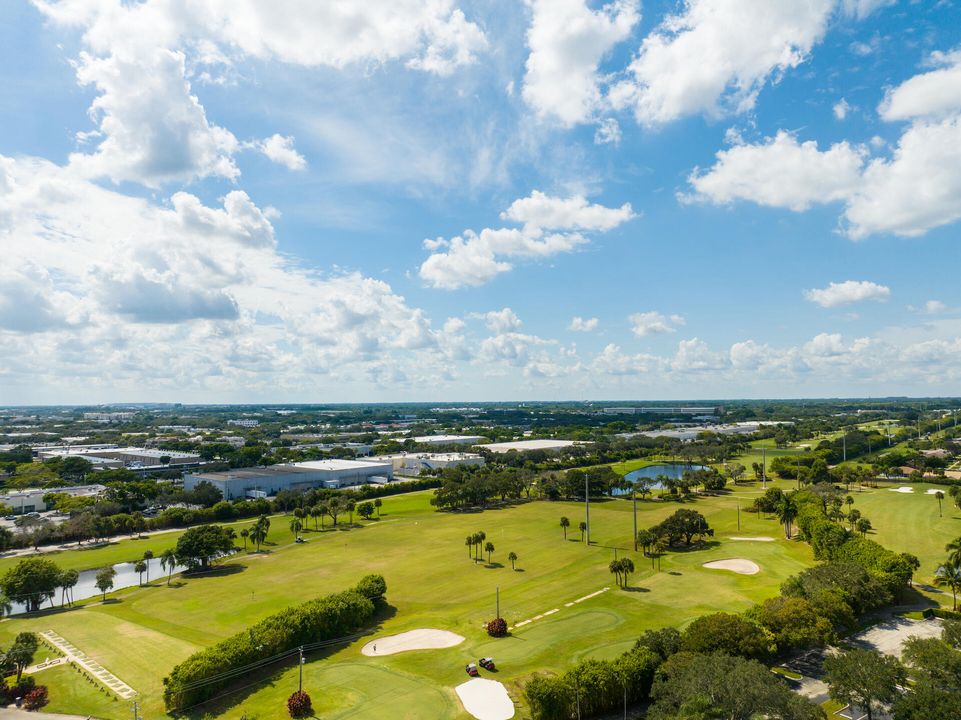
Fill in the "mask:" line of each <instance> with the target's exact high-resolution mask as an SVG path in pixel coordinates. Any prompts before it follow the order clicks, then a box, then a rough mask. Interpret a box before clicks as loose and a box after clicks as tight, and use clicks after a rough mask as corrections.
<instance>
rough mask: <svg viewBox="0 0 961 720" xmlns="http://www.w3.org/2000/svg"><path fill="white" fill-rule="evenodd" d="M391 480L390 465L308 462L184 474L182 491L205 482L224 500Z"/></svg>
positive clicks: (332, 461) (358, 462)
mask: <svg viewBox="0 0 961 720" xmlns="http://www.w3.org/2000/svg"><path fill="white" fill-rule="evenodd" d="M393 477H394V467H393V464H392V463H390V462H372V461H368V460H312V461H309V462H300V463H290V464H288V465H271V466H269V467H259V468H240V469H237V470H226V471H224V472H209V473H187V474H185V475H184V490H188V491H189V490H193V489H194V488H195V487H197V485H198V484H199V483H201V482H208V483H210V484H211V485H213V486H214V487H215V488H217V489H218V490H220V492H221V494H222V495H223V496H224V499H225V500H233V499H234V498H242V497H263V496H265V495H276V494H277V493H278V492H280V491H281V490H309V489H311V488H318V487H323V488H328V489H336V488H343V487H351V486H354V485H365V484H368V483H386V482H389V481H390V480H391V479H393Z"/></svg>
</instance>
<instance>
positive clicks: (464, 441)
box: [414, 435, 487, 445]
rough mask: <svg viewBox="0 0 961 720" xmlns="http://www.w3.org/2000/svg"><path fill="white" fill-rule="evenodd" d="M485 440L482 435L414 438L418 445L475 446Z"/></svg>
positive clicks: (423, 436) (422, 436)
mask: <svg viewBox="0 0 961 720" xmlns="http://www.w3.org/2000/svg"><path fill="white" fill-rule="evenodd" d="M485 440H487V438H485V437H484V436H483V435H421V436H419V437H415V438H414V442H415V443H417V444H418V445H476V444H477V443H482V442H484V441H485Z"/></svg>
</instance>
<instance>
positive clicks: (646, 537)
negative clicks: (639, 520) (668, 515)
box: [637, 530, 654, 555]
mask: <svg viewBox="0 0 961 720" xmlns="http://www.w3.org/2000/svg"><path fill="white" fill-rule="evenodd" d="M637 544H638V545H640V546H641V550H643V551H644V554H645V555H647V550H648V548H650V547H651V545H653V544H654V533H652V532H651V531H650V530H638V531H637Z"/></svg>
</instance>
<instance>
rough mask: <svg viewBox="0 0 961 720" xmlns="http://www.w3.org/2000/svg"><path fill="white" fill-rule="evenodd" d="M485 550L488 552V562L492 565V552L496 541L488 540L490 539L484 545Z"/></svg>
mask: <svg viewBox="0 0 961 720" xmlns="http://www.w3.org/2000/svg"><path fill="white" fill-rule="evenodd" d="M484 552H486V553H487V564H488V565H490V564H491V553H493V552H494V543H492V542H491V541H490V540H488V541H487V544H486V545H484Z"/></svg>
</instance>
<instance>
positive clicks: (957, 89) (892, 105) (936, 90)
mask: <svg viewBox="0 0 961 720" xmlns="http://www.w3.org/2000/svg"><path fill="white" fill-rule="evenodd" d="M929 62H930V64H932V65H937V66H940V67H938V69H936V70H932V71H930V72H926V73H921V74H920V75H915V76H914V77H912V78H909V79H908V80H905V81H904V82H903V83H901V84H900V85H898V86H897V87H895V88H893V89H891V90H888V92H887V93H886V94H885V96H884V100H883V101H882V102H881V105H880V106H879V107H878V114H879V115H880V116H881V117H882V118H883V119H884V120H888V121H897V120H914V119H917V118H925V117H926V118H942V117H945V116H947V115H952V114H954V113H957V112H959V111H961V49H958V50H954V51H953V52H949V53H933V54H932V56H931V58H930V60H929Z"/></svg>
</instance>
